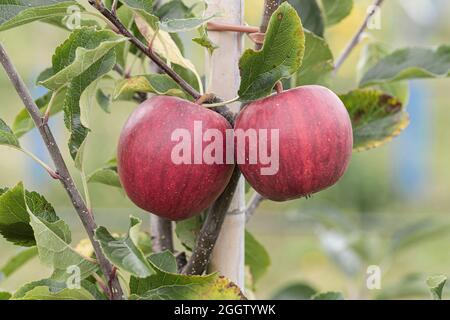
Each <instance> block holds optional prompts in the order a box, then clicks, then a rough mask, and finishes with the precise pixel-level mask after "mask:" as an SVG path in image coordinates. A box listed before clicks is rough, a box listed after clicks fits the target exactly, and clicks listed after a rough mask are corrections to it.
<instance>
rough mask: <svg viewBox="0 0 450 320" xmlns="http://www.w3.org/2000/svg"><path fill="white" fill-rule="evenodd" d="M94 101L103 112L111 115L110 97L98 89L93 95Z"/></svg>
mask: <svg viewBox="0 0 450 320" xmlns="http://www.w3.org/2000/svg"><path fill="white" fill-rule="evenodd" d="M95 99H96V101H97V103H98V105H99V106H100V108H101V109H102V110H103V111H105V112H106V113H111V108H110V106H111V103H112V95H110V94H106V93H105V92H104V91H103V90H102V89H98V90H97V92H96V93H95Z"/></svg>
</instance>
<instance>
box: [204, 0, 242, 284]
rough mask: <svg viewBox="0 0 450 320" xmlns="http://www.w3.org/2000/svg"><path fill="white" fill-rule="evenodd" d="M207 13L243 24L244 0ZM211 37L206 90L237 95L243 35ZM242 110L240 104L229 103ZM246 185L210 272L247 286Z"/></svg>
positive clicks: (213, 2)
mask: <svg viewBox="0 0 450 320" xmlns="http://www.w3.org/2000/svg"><path fill="white" fill-rule="evenodd" d="M207 3H208V9H207V11H208V12H207V13H206V15H207V16H208V15H210V14H215V13H217V14H220V15H221V16H220V17H219V18H216V19H215V21H217V22H226V23H233V24H243V19H244V0H226V1H224V0H207ZM209 37H210V39H211V40H212V41H213V42H214V43H215V44H217V45H218V46H219V48H218V49H216V50H215V51H214V53H213V55H212V57H209V54H208V53H207V55H208V57H207V66H206V70H207V77H206V81H207V84H206V92H213V93H215V94H217V95H218V96H219V97H221V98H223V99H224V100H229V99H232V98H234V97H235V96H236V95H237V91H238V88H239V82H240V76H239V68H238V63H239V58H240V56H241V54H242V48H243V39H242V34H239V33H235V32H212V31H210V32H209ZM229 107H230V108H231V110H232V111H233V112H236V113H237V112H239V108H240V103H233V104H231V105H230V106H229ZM244 235H245V184H244V180H243V179H242V178H241V180H240V181H239V184H238V188H237V190H236V193H235V195H234V198H233V201H232V202H231V205H230V209H229V211H228V213H227V215H226V217H225V221H224V223H223V226H222V230H221V232H220V234H219V238H218V239H217V243H216V245H215V247H214V251H213V254H212V258H211V263H210V267H209V268H210V271H218V272H219V273H220V274H222V275H224V276H225V277H227V278H229V279H230V280H231V281H233V282H234V283H236V284H237V285H238V286H239V287H240V288H241V289H244Z"/></svg>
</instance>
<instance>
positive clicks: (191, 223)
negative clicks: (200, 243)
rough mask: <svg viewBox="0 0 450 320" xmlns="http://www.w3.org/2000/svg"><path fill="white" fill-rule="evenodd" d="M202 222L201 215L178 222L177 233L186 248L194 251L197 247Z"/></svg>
mask: <svg viewBox="0 0 450 320" xmlns="http://www.w3.org/2000/svg"><path fill="white" fill-rule="evenodd" d="M202 224H203V222H202V217H201V216H200V215H197V216H194V217H192V218H189V219H186V220H182V221H177V222H176V227H175V233H176V235H177V238H178V240H180V242H181V244H182V245H183V246H184V247H185V248H186V249H188V250H190V251H192V249H193V248H194V247H195V243H196V242H197V237H198V234H199V233H200V229H201V228H202Z"/></svg>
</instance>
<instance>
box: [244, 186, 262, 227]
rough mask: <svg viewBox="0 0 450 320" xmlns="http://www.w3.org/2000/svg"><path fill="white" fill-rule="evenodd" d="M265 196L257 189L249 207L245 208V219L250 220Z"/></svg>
mask: <svg viewBox="0 0 450 320" xmlns="http://www.w3.org/2000/svg"><path fill="white" fill-rule="evenodd" d="M264 199H265V198H264V197H263V196H262V195H260V194H259V193H258V192H256V191H255V193H254V194H253V196H252V198H251V199H250V202H249V204H248V206H247V209H245V221H246V222H248V221H249V220H250V218H251V217H252V216H253V214H254V213H255V211H256V209H257V208H258V207H259V205H260V204H261V202H263V201H264Z"/></svg>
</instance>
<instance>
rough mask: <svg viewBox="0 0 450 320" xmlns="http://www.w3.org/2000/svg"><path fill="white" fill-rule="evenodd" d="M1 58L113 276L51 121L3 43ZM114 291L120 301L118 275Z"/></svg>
mask: <svg viewBox="0 0 450 320" xmlns="http://www.w3.org/2000/svg"><path fill="white" fill-rule="evenodd" d="M0 60H1V64H2V65H3V68H4V69H5V71H6V73H7V74H8V77H9V79H10V80H11V83H12V84H13V86H14V88H15V89H16V91H17V93H18V94H19V96H20V98H21V99H22V102H23V103H24V105H25V107H26V109H27V111H28V113H29V114H30V116H31V118H32V119H33V121H34V123H35V125H36V127H37V128H38V130H39V133H40V134H41V136H42V139H43V140H44V143H45V146H46V147H47V150H48V152H49V154H50V156H51V158H52V160H53V163H54V165H55V168H56V173H57V174H58V175H59V176H60V177H61V179H60V181H61V183H62V185H63V187H64V189H65V190H66V192H67V194H68V195H69V198H70V200H71V202H72V204H73V206H74V208H75V210H76V212H77V213H78V216H79V217H80V219H81V222H82V223H83V226H84V228H85V229H86V232H87V234H88V236H89V239H90V240H91V242H92V246H93V247H94V250H95V254H96V257H97V260H98V262H99V265H100V268H101V270H102V272H103V274H104V275H105V277H106V278H107V279H109V277H110V275H111V274H112V271H113V267H112V265H111V263H110V262H109V261H108V260H107V259H106V257H105V256H104V254H103V252H102V250H101V248H100V245H99V244H98V242H97V241H96V240H95V239H94V230H95V229H96V228H97V225H96V223H95V221H94V217H93V216H92V215H91V213H90V212H89V210H88V208H87V206H86V203H85V202H84V200H83V198H82V197H81V194H80V192H79V191H78V189H77V187H76V186H75V183H74V181H73V179H72V176H71V175H70V172H69V170H68V169H67V166H66V163H65V162H64V159H63V157H62V155H61V151H60V150H59V147H58V145H57V144H56V141H55V138H54V136H53V134H52V132H51V130H50V127H49V126H48V124H47V123H45V122H43V121H42V120H43V118H42V115H41V113H40V111H39V108H38V107H37V105H36V104H35V102H34V100H33V98H32V97H31V95H30V92H29V91H28V89H27V87H26V85H25V83H24V82H23V80H22V78H21V77H20V75H19V74H18V73H17V71H16V69H15V67H14V65H13V64H12V62H11V60H10V58H9V56H8V54H7V53H6V51H5V49H4V48H3V45H2V44H1V43H0ZM110 290H111V291H112V294H111V296H112V298H113V299H117V300H119V299H122V289H121V287H120V284H119V281H118V279H117V277H114V278H113V279H112V281H111V288H110Z"/></svg>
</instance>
